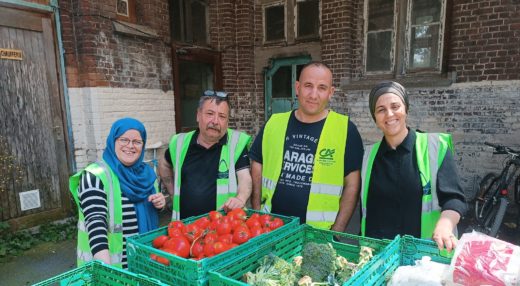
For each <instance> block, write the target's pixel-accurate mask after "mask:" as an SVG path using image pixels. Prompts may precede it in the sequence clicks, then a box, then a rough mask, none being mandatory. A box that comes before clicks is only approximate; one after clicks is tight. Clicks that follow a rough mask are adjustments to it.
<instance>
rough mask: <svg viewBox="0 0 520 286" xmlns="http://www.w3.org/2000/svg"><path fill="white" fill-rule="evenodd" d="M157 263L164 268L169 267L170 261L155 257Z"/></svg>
mask: <svg viewBox="0 0 520 286" xmlns="http://www.w3.org/2000/svg"><path fill="white" fill-rule="evenodd" d="M157 262H159V263H161V264H164V265H166V266H168V265H170V260H168V259H166V258H164V257H162V256H157Z"/></svg>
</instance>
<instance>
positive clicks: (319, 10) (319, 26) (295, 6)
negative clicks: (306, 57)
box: [289, 0, 322, 41]
mask: <svg viewBox="0 0 520 286" xmlns="http://www.w3.org/2000/svg"><path fill="white" fill-rule="evenodd" d="M289 1H291V0H289ZM307 1H318V32H317V34H313V35H306V36H300V35H299V34H298V30H299V26H298V16H299V14H298V3H301V2H307ZM321 4H322V1H321V0H295V1H294V26H293V27H294V38H295V40H297V41H298V40H309V39H311V40H315V39H321V33H322V31H321V29H322V22H321V20H322V14H321V12H322V8H321Z"/></svg>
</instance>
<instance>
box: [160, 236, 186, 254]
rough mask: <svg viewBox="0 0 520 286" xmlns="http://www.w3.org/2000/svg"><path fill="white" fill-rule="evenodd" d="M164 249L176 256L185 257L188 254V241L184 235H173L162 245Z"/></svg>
mask: <svg viewBox="0 0 520 286" xmlns="http://www.w3.org/2000/svg"><path fill="white" fill-rule="evenodd" d="M163 248H164V251H166V252H169V253H173V254H175V255H177V256H180V257H184V258H187V257H188V256H190V243H189V242H188V240H187V239H186V238H184V237H174V238H170V239H168V241H166V242H165V243H164V245H163Z"/></svg>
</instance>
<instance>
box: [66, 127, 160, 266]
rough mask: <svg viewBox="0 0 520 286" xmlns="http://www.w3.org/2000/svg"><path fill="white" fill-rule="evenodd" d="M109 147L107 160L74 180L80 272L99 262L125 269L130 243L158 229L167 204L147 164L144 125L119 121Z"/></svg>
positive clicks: (94, 164) (113, 128)
mask: <svg viewBox="0 0 520 286" xmlns="http://www.w3.org/2000/svg"><path fill="white" fill-rule="evenodd" d="M106 142H107V143H106V148H105V150H104V152H103V160H101V161H98V162H96V163H93V164H90V165H89V166H88V167H87V168H85V169H84V170H82V171H80V172H78V173H77V174H75V175H74V176H72V177H71V179H70V190H71V192H72V194H73V196H74V199H75V201H76V204H77V205H78V210H79V212H78V213H79V220H78V250H77V255H78V266H80V265H82V264H84V263H85V262H88V261H90V260H96V259H97V260H101V261H103V262H105V263H108V264H112V265H114V266H118V267H123V268H126V266H127V262H126V238H127V237H129V236H132V235H135V234H138V233H145V232H148V231H151V230H153V229H156V228H157V227H158V222H159V216H158V211H157V210H158V209H162V208H164V206H165V202H166V201H165V198H164V195H163V194H161V193H159V192H157V189H156V188H155V181H156V175H155V173H154V171H153V169H152V168H151V167H150V166H149V165H147V164H146V163H144V162H143V158H144V152H143V150H144V148H145V145H146V130H145V127H144V125H143V124H142V123H141V122H140V121H138V120H136V119H133V118H123V119H119V120H117V121H116V122H114V124H113V125H112V128H111V129H110V134H109V135H108V138H107V141H106Z"/></svg>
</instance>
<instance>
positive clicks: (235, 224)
mask: <svg viewBox="0 0 520 286" xmlns="http://www.w3.org/2000/svg"><path fill="white" fill-rule="evenodd" d="M240 226H247V225H246V224H245V223H244V222H243V221H241V220H239V219H236V220H234V221H232V222H231V229H232V230H233V231H235V229H237V227H240Z"/></svg>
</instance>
